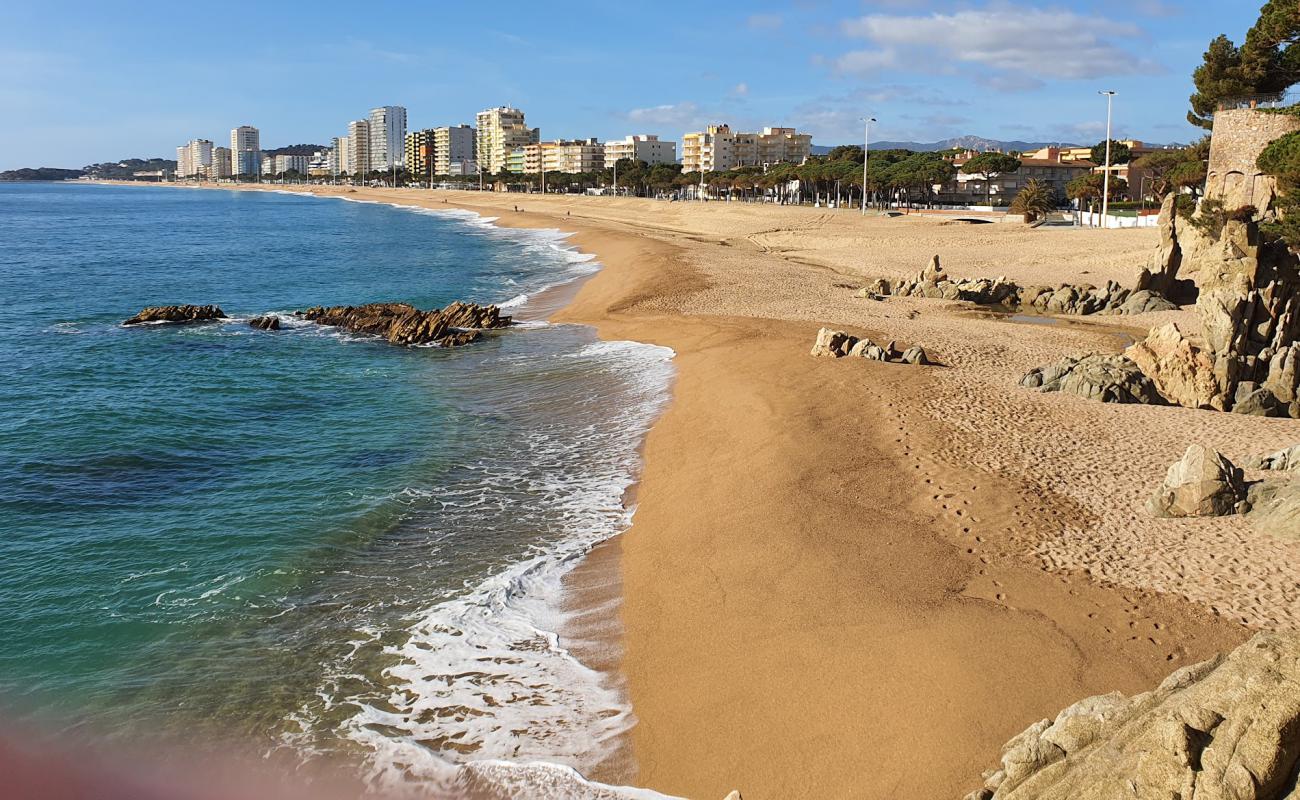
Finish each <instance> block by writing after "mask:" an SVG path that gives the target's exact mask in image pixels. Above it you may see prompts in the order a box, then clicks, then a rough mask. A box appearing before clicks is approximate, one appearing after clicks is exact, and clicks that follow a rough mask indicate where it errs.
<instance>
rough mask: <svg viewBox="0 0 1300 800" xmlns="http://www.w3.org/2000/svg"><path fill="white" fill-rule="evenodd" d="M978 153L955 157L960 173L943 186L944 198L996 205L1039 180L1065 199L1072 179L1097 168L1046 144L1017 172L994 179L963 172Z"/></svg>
mask: <svg viewBox="0 0 1300 800" xmlns="http://www.w3.org/2000/svg"><path fill="white" fill-rule="evenodd" d="M1084 152H1087V151H1086V150H1085V151H1084ZM977 155H979V153H978V152H976V151H974V150H967V151H965V152H962V153H958V154H957V155H955V156H954V157H953V158H952V163H953V165H954V166H955V167H957V174H956V175H955V176H954V177H953V179H952V180H951V181H949V182H948V183H947V184H945V185H944V186H943V187H942V188H941V189H939V192H938V194H939V199H940V200H941V201H943V202H945V203H953V204H956V205H982V204H984V203H985V202H988V201H989V200H992V202H993V203H994V204H995V205H1007V204H1009V203H1010V202H1011V201H1012V200H1014V199H1015V196H1016V194H1017V193H1018V192H1019V191H1020V189H1021V188H1023V187H1024V185H1025V184H1026V183H1028V182H1029V181H1031V180H1037V181H1041V182H1042V183H1045V184H1047V185H1048V186H1050V187H1051V188H1052V191H1053V192H1055V193H1056V196H1057V198H1058V199H1059V200H1061V201H1062V202H1064V201H1065V187H1066V186H1068V185H1069V183H1070V181H1072V180H1074V179H1075V178H1077V177H1079V176H1080V175H1086V174H1088V173H1089V172H1092V171H1093V170H1094V169H1096V167H1097V165H1096V164H1094V163H1092V162H1091V161H1088V160H1086V159H1082V158H1067V157H1066V153H1065V151H1063V150H1062V149H1061V148H1059V147H1045V148H1043V149H1042V150H1039V151H1036V152H1034V153H1031V154H1029V155H1026V156H1022V157H1021V158H1020V168H1019V169H1018V170H1016V171H1015V172H1008V173H1006V174H1004V175H999V176H997V177H995V178H993V179H991V180H990V179H989V178H988V176H986V175H981V174H979V173H975V174H972V175H967V174H966V173H964V172H962V171H961V167H962V165H963V164H965V163H966V162H967V161H970V160H971V159H972V158H974V157H975V156H977Z"/></svg>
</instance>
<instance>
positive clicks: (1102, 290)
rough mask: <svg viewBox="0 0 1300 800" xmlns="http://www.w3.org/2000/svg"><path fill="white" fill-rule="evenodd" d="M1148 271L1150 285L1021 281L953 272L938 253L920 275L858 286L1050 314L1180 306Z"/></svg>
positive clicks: (870, 292)
mask: <svg viewBox="0 0 1300 800" xmlns="http://www.w3.org/2000/svg"><path fill="white" fill-rule="evenodd" d="M1144 276H1145V277H1144V278H1143V279H1142V280H1144V281H1145V283H1146V284H1147V285H1145V286H1142V287H1141V288H1138V289H1126V288H1124V287H1122V286H1120V285H1119V284H1118V283H1116V282H1114V281H1108V282H1107V283H1106V285H1104V286H1093V285H1092V284H1082V285H1078V286H1076V285H1071V284H1060V285H1057V286H1020V285H1018V284H1016V283H1015V282H1013V281H1010V280H1007V279H1006V278H1004V277H998V278H951V277H949V276H948V274H947V273H946V272H944V270H943V267H942V266H941V265H940V263H939V257H938V256H935V257H934V258H933V259H931V261H930V264H929V265H928V266H926V268H925V269H923V270H921V271H920V272H919V273H918V274H917V275H916V277H915V278H912V279H911V280H900V281H890V280H889V279H887V278H877V279H876V280H875V281H873V282H871V283H869V284H868V285H867V286H866V287H864V288H863V289H862V290H861V291H859V292H858V296H859V297H883V296H887V295H895V296H898V297H928V298H932V299H942V300H962V301H966V302H969V303H976V304H978V305H984V306H1002V307H1004V308H1008V309H1022V310H1025V311H1038V312H1042V313H1046V314H1080V315H1086V314H1144V313H1147V312H1149V311H1168V310H1171V309H1173V308H1176V306H1175V305H1174V304H1173V303H1171V302H1169V301H1168V300H1166V299H1165V298H1164V296H1162V295H1161V294H1160V293H1159V292H1158V291H1157V290H1156V289H1155V288H1153V284H1152V278H1151V276H1150V274H1149V273H1144Z"/></svg>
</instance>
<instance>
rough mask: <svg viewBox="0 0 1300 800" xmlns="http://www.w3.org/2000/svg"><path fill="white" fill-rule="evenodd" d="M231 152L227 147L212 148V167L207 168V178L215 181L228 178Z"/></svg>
mask: <svg viewBox="0 0 1300 800" xmlns="http://www.w3.org/2000/svg"><path fill="white" fill-rule="evenodd" d="M231 164H232V162H231V152H230V148H228V147H214V148H212V165H211V166H210V167H209V168H208V177H209V178H213V179H215V180H220V179H223V178H229V177H230V169H231Z"/></svg>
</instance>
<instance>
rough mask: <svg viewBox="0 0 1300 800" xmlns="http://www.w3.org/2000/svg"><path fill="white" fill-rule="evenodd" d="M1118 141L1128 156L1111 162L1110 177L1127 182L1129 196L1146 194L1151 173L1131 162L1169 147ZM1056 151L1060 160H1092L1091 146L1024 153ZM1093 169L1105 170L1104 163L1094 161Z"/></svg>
mask: <svg viewBox="0 0 1300 800" xmlns="http://www.w3.org/2000/svg"><path fill="white" fill-rule="evenodd" d="M1118 141H1119V143H1120V144H1122V145H1125V146H1126V147H1128V149H1129V155H1130V158H1129V161H1128V162H1127V163H1125V164H1112V165H1111V166H1110V175H1111V177H1112V178H1121V179H1123V180H1125V181H1127V182H1128V188H1129V196H1130V197H1133V198H1138V197H1141V196H1142V195H1144V194H1147V189H1148V188H1149V187H1148V186H1147V181H1148V180H1149V179H1150V178H1151V174H1150V173H1149V172H1147V171H1146V170H1143V169H1142V168H1141V167H1136V166H1134V165H1133V162H1134V161H1137V160H1138V159H1139V158H1141V157H1142V156H1145V155H1150V154H1151V153H1155V152H1158V151H1160V150H1167V149H1169V148H1166V147H1157V146H1155V145H1150V144H1147V143H1146V142H1143V141H1140V140H1138V139H1121V140H1118ZM1057 152H1059V153H1060V159H1061V161H1088V162H1091V161H1092V148H1091V147H1044V148H1042V149H1041V150H1036V151H1034V152H1032V153H1026V154H1025V157H1026V158H1052V157H1053V154H1054V153H1057ZM1093 171H1094V172H1103V171H1105V165H1104V163H1101V162H1098V163H1096V165H1095V166H1094V168H1093Z"/></svg>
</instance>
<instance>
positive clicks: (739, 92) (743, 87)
mask: <svg viewBox="0 0 1300 800" xmlns="http://www.w3.org/2000/svg"><path fill="white" fill-rule="evenodd" d="M731 93H732V94H734V95H736V96H737V97H744V96H745V95H747V94H749V84H748V83H738V84H736V85H735V86H734V87H733V88H732V90H731Z"/></svg>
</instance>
